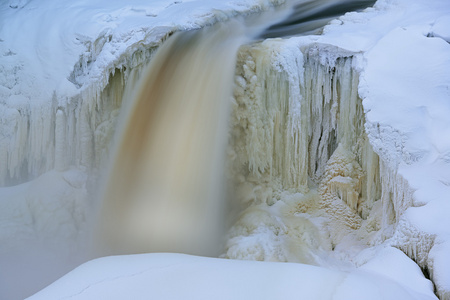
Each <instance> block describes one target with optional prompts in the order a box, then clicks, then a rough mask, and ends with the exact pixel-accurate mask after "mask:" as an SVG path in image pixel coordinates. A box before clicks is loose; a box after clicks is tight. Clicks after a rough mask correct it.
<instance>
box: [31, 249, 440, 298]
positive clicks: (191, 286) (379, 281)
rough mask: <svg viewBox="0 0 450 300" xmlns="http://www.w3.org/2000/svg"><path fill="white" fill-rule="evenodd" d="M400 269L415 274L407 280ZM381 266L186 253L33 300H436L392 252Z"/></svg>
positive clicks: (91, 276)
mask: <svg viewBox="0 0 450 300" xmlns="http://www.w3.org/2000/svg"><path fill="white" fill-rule="evenodd" d="M392 262H395V265H396V266H400V267H401V270H402V271H403V270H405V271H406V269H407V270H408V271H407V272H406V273H407V277H405V275H404V272H398V270H400V269H394V268H392V265H390V264H391V263H392ZM373 264H374V265H376V266H369V264H368V265H367V267H366V268H364V269H363V268H361V269H356V270H351V271H347V272H343V271H335V270H330V269H325V268H320V267H315V266H310V265H303V264H292V263H283V264H282V263H269V262H264V263H263V262H252V261H236V260H225V259H217V258H205V257H196V256H187V255H180V254H156V253H155V254H143V255H133V256H116V257H105V258H101V259H97V260H93V261H90V262H88V263H86V264H84V265H82V266H80V267H78V268H77V269H75V270H74V271H72V272H71V273H69V274H67V275H66V276H64V277H62V278H61V279H59V280H58V281H56V282H55V283H53V284H52V285H50V286H49V287H47V288H46V289H44V290H42V291H40V292H39V293H37V294H36V295H34V296H32V297H30V298H28V299H29V300H39V299H45V300H52V299H62V298H71V299H205V300H206V299H253V298H256V299H298V298H299V297H302V298H306V299H311V300H314V299H317V300H319V299H337V300H338V299H345V300H348V299H364V300H368V299H374V300H375V299H378V300H379V299H385V300H387V299H393V300H394V299H417V300H419V299H420V300H424V299H436V297H435V296H434V294H433V291H432V285H431V284H430V282H429V281H427V280H425V279H424V278H423V276H422V274H421V271H420V269H419V268H418V267H417V266H416V265H415V264H414V263H413V262H412V261H410V260H409V259H408V258H407V257H406V256H405V255H404V254H403V253H401V252H400V251H398V250H396V249H392V250H390V251H386V252H385V255H384V256H382V257H380V258H379V259H378V260H377V261H374V262H373ZM378 268H388V269H390V270H391V272H392V273H391V276H392V277H385V276H384V275H379V274H377V273H378V271H377V269H378ZM394 276H395V277H394Z"/></svg>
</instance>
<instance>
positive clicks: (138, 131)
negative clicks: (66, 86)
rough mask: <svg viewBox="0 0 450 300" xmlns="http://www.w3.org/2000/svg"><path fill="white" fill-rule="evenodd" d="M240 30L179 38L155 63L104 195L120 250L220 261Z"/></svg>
mask: <svg viewBox="0 0 450 300" xmlns="http://www.w3.org/2000/svg"><path fill="white" fill-rule="evenodd" d="M239 32H241V33H242V32H243V31H242V28H241V25H239V24H238V23H237V22H232V23H230V22H229V23H226V24H224V25H217V26H214V27H213V28H207V29H203V30H200V31H197V32H182V33H176V34H174V35H173V36H171V37H170V38H169V40H167V41H166V42H165V43H164V45H163V46H161V47H160V49H158V51H157V53H156V54H155V56H154V58H153V59H152V61H151V64H150V65H149V67H148V70H147V72H146V74H145V75H144V76H143V77H144V78H143V79H142V82H141V84H140V87H139V90H138V91H137V93H136V96H135V97H134V100H133V102H132V103H131V109H130V112H129V113H128V116H126V117H125V118H123V119H124V120H125V122H124V124H121V126H122V127H123V128H124V129H123V132H122V133H121V136H120V138H119V140H118V148H117V151H116V153H115V155H114V160H113V167H112V170H111V171H110V176H109V179H108V183H107V187H106V192H105V194H104V197H103V202H102V207H101V216H100V217H101V223H100V236H101V237H102V240H103V243H104V245H103V246H104V247H106V248H107V249H110V250H112V252H113V253H136V252H154V251H169V252H183V253H193V254H202V255H216V254H218V251H219V250H218V249H219V243H220V240H219V238H220V236H222V234H220V231H221V230H222V228H221V227H222V226H221V224H223V223H222V222H221V221H222V220H223V217H224V216H223V209H222V207H223V205H224V198H225V197H226V195H225V186H224V158H225V148H226V143H227V118H228V115H229V113H228V111H229V108H228V106H229V103H230V97H231V95H232V88H233V75H234V69H235V64H236V62H235V60H236V52H237V49H238V47H239V46H240V45H241V43H242V41H243V34H240V33H239ZM119 128H120V127H119Z"/></svg>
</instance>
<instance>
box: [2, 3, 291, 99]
mask: <svg viewBox="0 0 450 300" xmlns="http://www.w3.org/2000/svg"><path fill="white" fill-rule="evenodd" d="M272 2H275V3H276V2H282V1H269V0H267V1H266V0H244V1H232V0H230V1H218V0H215V1H214V0H213V1H211V0H184V1H174V0H152V1H145V0H133V1H127V2H124V1H121V0H112V1H104V0H94V1H86V0H82V1H77V2H71V1H55V0H43V1H32V0H22V1H17V0H11V1H2V3H1V4H0V16H1V18H0V57H1V62H2V63H1V66H0V74H1V76H0V96H1V99H2V100H3V101H4V102H12V103H14V104H15V102H17V99H16V98H15V97H17V96H14V95H20V97H21V98H22V99H24V101H31V102H36V101H39V100H41V101H48V99H50V98H51V96H52V94H53V93H55V92H56V94H57V96H58V98H62V97H64V96H72V95H74V94H76V93H78V91H77V88H76V87H77V86H76V85H74V84H73V83H72V82H70V81H69V77H70V75H71V72H72V71H74V68H75V66H76V65H77V63H81V68H82V69H83V74H82V76H81V77H82V78H76V80H77V84H78V85H81V86H83V85H84V84H87V85H89V84H93V83H95V84H98V83H100V82H103V81H105V80H106V81H107V79H108V76H109V73H110V72H111V71H112V70H113V69H114V68H120V64H121V63H123V61H121V60H123V59H124V58H125V57H127V56H130V55H131V54H132V53H133V52H134V51H136V50H137V49H138V48H139V47H142V46H143V45H152V44H154V45H157V44H159V43H160V42H161V39H163V38H164V37H165V36H166V35H167V34H169V33H171V32H173V31H177V30H188V29H195V28H200V27H202V26H205V25H206V24H211V23H215V22H217V21H218V20H222V21H223V20H226V19H228V18H230V17H232V16H235V15H237V14H243V13H249V12H250V11H256V10H262V9H264V8H268V7H269V6H270V5H271V3H272ZM105 77H106V78H105ZM102 88H103V87H102ZM10 97H12V98H11V99H10ZM8 99H10V100H8ZM25 99H26V100H25Z"/></svg>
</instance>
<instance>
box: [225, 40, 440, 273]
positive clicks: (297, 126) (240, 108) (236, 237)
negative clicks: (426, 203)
mask: <svg viewBox="0 0 450 300" xmlns="http://www.w3.org/2000/svg"><path fill="white" fill-rule="evenodd" d="M359 55H360V54H357V53H352V52H348V51H345V50H343V49H339V48H337V47H332V46H329V45H324V44H315V43H312V44H311V43H302V42H301V40H300V41H299V40H296V39H291V40H276V39H274V40H266V41H264V42H260V43H256V44H252V45H246V46H243V47H242V48H241V50H240V52H239V54H238V64H237V69H236V77H235V82H236V84H235V93H234V104H233V113H232V122H231V130H230V150H229V154H230V158H231V161H232V166H231V169H232V173H233V178H234V179H235V181H236V185H237V187H238V188H237V191H238V192H237V197H238V198H239V199H240V201H241V202H243V203H244V204H243V207H244V210H243V213H241V215H240V216H239V218H238V221H237V222H236V223H235V225H234V226H233V227H232V230H231V232H230V236H229V243H228V245H227V247H228V248H227V250H226V254H225V256H226V257H232V258H246V259H249V258H252V257H253V259H259V260H278V261H286V260H287V261H289V259H293V258H292V255H291V256H290V254H289V253H291V252H292V251H291V250H289V249H288V248H289V246H286V245H287V244H289V243H288V242H286V241H287V240H291V241H292V240H295V239H296V237H293V235H292V231H293V230H295V229H293V228H296V229H297V230H299V228H304V229H305V228H308V225H305V224H306V223H305V222H303V223H302V222H300V223H301V224H302V225H299V223H296V225H293V223H292V221H290V220H288V217H286V215H283V214H279V215H277V213H274V211H276V209H273V208H270V207H271V206H273V205H274V204H277V201H280V199H281V200H283V201H284V202H285V203H286V205H287V206H289V207H291V208H290V209H291V216H292V214H293V212H294V213H307V214H309V215H310V216H314V215H321V216H322V217H323V216H325V217H326V218H327V220H328V221H327V222H325V223H326V224H323V223H322V224H320V225H319V227H316V228H320V230H319V231H318V235H320V234H321V233H320V232H322V230H325V231H327V232H328V234H329V235H330V239H331V240H330V242H331V247H335V246H337V245H339V244H340V243H341V242H342V241H343V239H346V238H347V240H348V237H349V236H353V237H355V239H356V240H359V241H362V246H363V247H370V246H375V245H380V244H381V243H384V242H385V241H387V244H390V245H393V246H395V247H397V248H399V249H401V250H403V251H404V252H405V253H406V254H407V255H408V256H409V257H411V258H412V259H413V260H415V261H416V262H417V263H418V264H419V265H420V266H421V267H422V268H426V265H427V263H426V261H427V256H428V254H427V253H428V252H429V251H430V249H431V246H432V244H433V242H432V237H430V238H426V239H425V240H426V241H424V239H421V238H419V237H421V236H422V235H423V234H420V233H417V232H415V231H414V230H413V226H412V225H411V224H409V223H408V224H407V223H406V222H405V221H404V219H403V218H402V216H403V214H404V213H405V211H406V210H407V209H408V208H409V207H411V206H413V198H412V195H413V192H414V190H413V189H411V188H410V186H409V185H408V183H407V182H406V180H404V178H403V177H402V176H401V175H400V174H398V173H397V171H396V170H395V169H392V167H391V166H390V165H388V164H386V162H384V161H383V160H381V159H380V158H379V156H378V154H377V153H376V152H375V151H374V149H373V147H372V145H371V143H370V142H369V139H368V136H367V133H366V126H370V124H369V125H367V124H366V121H365V114H364V109H363V106H362V100H361V99H360V98H359V96H358V85H359V73H358V71H357V66H358V64H357V62H358V59H359V58H360V56H359ZM369 128H370V127H369ZM377 150H378V149H377ZM308 191H312V193H313V194H311V192H308ZM286 193H288V194H289V195H288V194H286ZM315 193H317V194H315ZM313 195H316V196H313ZM292 198H296V199H297V200H295V201H297V202H296V204H295V207H294V206H293V205H292V201H294V200H292ZM298 199H303V200H298ZM283 201H282V202H283ZM277 205H278V204H277ZM277 205H274V207H275V206H277ZM283 205H285V204H283ZM281 206H282V205H281V204H280V205H278V207H281ZM245 207H247V208H245ZM299 207H301V209H299ZM270 214H272V217H270ZM274 215H275V217H274ZM294 215H295V214H294ZM264 223H266V225H267V226H266V227H264V225H262V224H264ZM313 227H314V226H313ZM300 230H301V229H300ZM309 230H311V232H314V230H313V229H311V228H310V229H309ZM413 231H414V232H415V233H413ZM296 234H299V233H298V232H297V233H296ZM271 239H272V240H273V243H272V245H270V246H269V245H268V244H267V243H266V242H264V240H271ZM302 239H303V240H302V242H301V243H298V242H295V243H297V244H296V245H297V246H296V247H297V248H299V247H300V248H301V247H303V246H304V245H305V243H306V247H304V248H303V249H304V250H305V251H306V252H308V251H309V252H311V251H313V252H314V251H316V253H317V252H320V251H321V250H320V249H322V250H323V249H326V248H327V246H326V244H327V243H326V242H325V244H324V243H322V242H317V243H311V242H309V241H308V240H307V239H305V238H303V237H302ZM318 239H325V240H326V237H323V236H322V237H318ZM239 243H240V244H239ZM283 243H284V244H283ZM300 244H302V245H303V246H301V245H300ZM243 245H244V246H243ZM274 245H275V246H274ZM299 245H300V246H299ZM245 247H247V249H244V248H245ZM341 248H342V247H341ZM314 249H315V250H314ZM290 251H291V252H290ZM287 253H288V254H287ZM347 255H348V254H347ZM298 257H299V255H297V256H296V258H294V259H293V260H294V261H298V260H300V261H302V262H308V259H310V260H309V263H317V262H318V261H317V259H315V258H311V257H310V258H307V257H306V258H305V257H303V258H300V259H299V258H298ZM349 259H350V258H349Z"/></svg>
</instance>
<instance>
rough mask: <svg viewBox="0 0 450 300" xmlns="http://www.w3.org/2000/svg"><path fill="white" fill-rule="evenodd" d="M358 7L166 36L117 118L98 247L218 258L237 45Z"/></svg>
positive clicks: (314, 9)
mask: <svg viewBox="0 0 450 300" xmlns="http://www.w3.org/2000/svg"><path fill="white" fill-rule="evenodd" d="M362 2H364V4H367V3H368V2H367V1H362ZM357 4H358V5H359V6H358V5H357V6H355V5H350V4H349V2H348V1H316V2H307V3H304V2H302V4H301V5H296V6H294V5H293V4H292V3H291V9H285V10H282V12H281V17H282V18H285V17H286V16H288V15H290V17H288V18H287V19H284V21H283V22H279V23H277V19H274V18H273V17H272V18H271V23H276V24H277V25H274V26H272V27H269V28H268V29H267V30H265V31H263V33H258V34H255V31H257V30H255V28H257V29H260V28H261V27H264V26H257V25H255V24H258V23H259V24H260V23H261V20H264V17H260V18H259V20H252V22H253V23H254V24H253V27H252V26H248V24H247V26H245V25H243V22H238V21H229V22H226V23H224V24H218V25H215V26H211V27H209V28H205V29H202V30H198V31H191V32H180V33H175V34H174V35H172V36H171V37H170V38H169V39H168V40H167V41H166V42H165V43H164V44H163V45H162V46H161V47H160V49H158V51H157V53H156V54H155V56H154V57H153V58H152V60H151V63H150V65H149V67H148V70H147V72H146V74H145V75H144V76H143V78H142V80H141V83H140V85H139V86H138V87H137V89H136V92H135V94H134V96H133V100H132V102H131V103H130V109H129V110H128V112H127V115H126V116H125V117H123V118H122V120H123V122H122V123H121V124H119V130H121V131H120V134H119V135H118V140H117V149H116V151H115V153H114V155H113V162H112V167H111V168H110V169H109V170H108V174H109V175H108V179H107V184H106V188H105V191H104V194H103V197H102V203H101V208H100V224H99V228H100V229H99V231H98V235H97V237H98V239H100V240H101V248H102V250H101V252H102V253H105V252H109V253H137V252H156V251H165V252H167V251H169V252H170V251H172V252H183V253H191V254H200V255H213V256H216V255H218V254H219V253H220V249H221V247H220V245H221V240H220V238H221V237H222V236H223V230H224V226H223V225H224V219H225V218H226V209H225V207H226V203H227V200H226V199H227V191H226V186H227V183H226V180H225V172H224V170H225V157H226V155H225V149H226V145H227V143H228V131H229V129H228V122H227V120H228V118H229V112H230V109H229V104H230V103H231V101H230V99H231V97H232V92H233V87H234V86H233V82H234V73H235V65H236V53H237V51H238V49H239V47H240V46H241V45H242V44H244V43H245V42H249V41H250V38H248V37H247V35H248V34H249V32H252V34H253V35H255V36H263V37H266V36H274V34H275V35H291V34H293V33H294V31H295V34H301V33H303V32H306V31H310V30H311V28H312V27H311V26H309V25H308V26H307V27H302V26H298V25H299V24H304V23H305V22H311V21H317V20H323V19H327V20H328V19H329V18H330V17H331V16H335V15H336V14H341V13H343V12H345V11H347V10H349V9H354V8H355V7H357V8H360V6H361V3H359V2H358V3H357ZM367 5H368V4H367ZM283 14H284V15H283ZM278 17H279V18H280V15H279V16H278ZM264 22H265V23H266V24H267V23H270V22H267V20H264ZM308 24H309V23H308ZM293 25H296V26H295V28H296V29H295V30H294V31H293V29H292V26H293ZM265 26H266V27H267V25H265ZM314 26H315V27H314ZM314 26H313V27H314V28H317V27H320V26H323V24H322V23H320V22H319V23H318V24H316V25H314ZM251 28H253V29H251ZM283 30H287V31H286V32H285V31H283Z"/></svg>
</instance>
